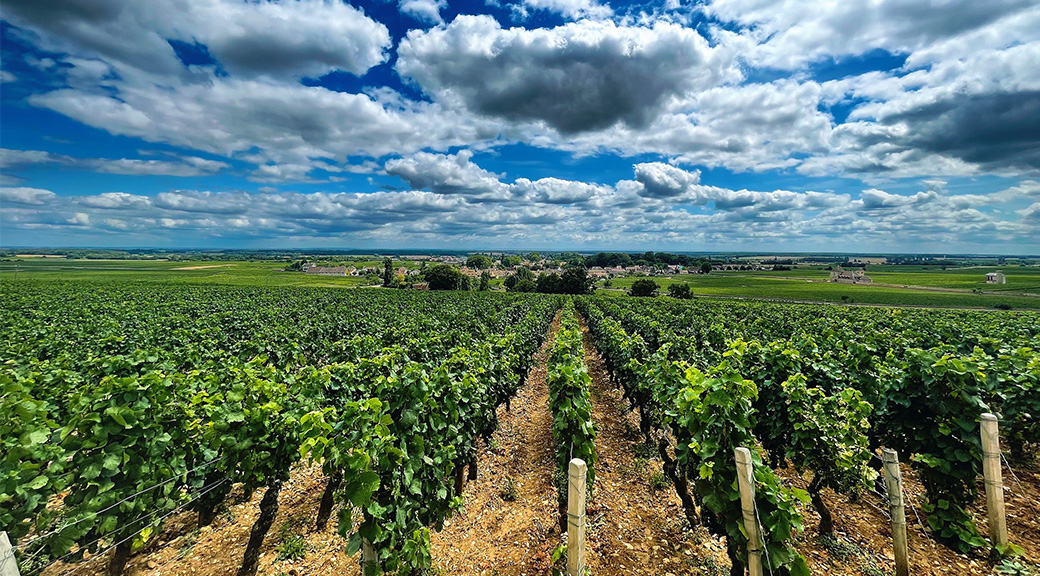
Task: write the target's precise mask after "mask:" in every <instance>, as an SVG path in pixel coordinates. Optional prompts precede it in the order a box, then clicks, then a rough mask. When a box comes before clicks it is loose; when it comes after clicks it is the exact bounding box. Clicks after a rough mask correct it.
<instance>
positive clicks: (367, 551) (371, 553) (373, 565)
mask: <svg viewBox="0 0 1040 576" xmlns="http://www.w3.org/2000/svg"><path fill="white" fill-rule="evenodd" d="M373 573H375V574H382V570H379V556H378V555H377V554H376V549H375V547H373V546H372V543H371V542H369V541H368V539H367V538H366V539H365V540H362V541H361V575H362V576H368V575H369V574H373Z"/></svg>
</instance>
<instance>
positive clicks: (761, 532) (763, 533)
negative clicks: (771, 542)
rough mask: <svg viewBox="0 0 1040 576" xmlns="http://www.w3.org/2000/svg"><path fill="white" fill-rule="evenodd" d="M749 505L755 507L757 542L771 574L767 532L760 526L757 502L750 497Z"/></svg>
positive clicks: (770, 574)
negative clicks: (760, 546)
mask: <svg viewBox="0 0 1040 576" xmlns="http://www.w3.org/2000/svg"><path fill="white" fill-rule="evenodd" d="M752 480H753V479H752ZM751 505H752V506H754V507H755V523H756V524H758V539H759V544H761V545H762V552H763V553H764V554H765V557H766V570H769V576H773V563H772V562H770V561H769V546H766V538H765V536H766V534H767V532H766V529H765V527H764V526H762V519H761V514H759V513H758V502H756V501H755V500H754V499H752V501H751Z"/></svg>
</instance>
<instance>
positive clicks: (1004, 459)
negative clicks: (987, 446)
mask: <svg viewBox="0 0 1040 576" xmlns="http://www.w3.org/2000/svg"><path fill="white" fill-rule="evenodd" d="M1000 459H1001V460H1003V461H1004V465H1005V466H1007V469H1008V472H1011V477H1012V478H1014V479H1015V483H1016V484H1018V487H1019V489H1021V488H1022V482H1021V481H1020V480H1019V479H1018V476H1015V470H1014V469H1012V468H1011V463H1010V462H1008V460H1007V458H1005V457H1004V452H1003V451H1001V453H1000Z"/></svg>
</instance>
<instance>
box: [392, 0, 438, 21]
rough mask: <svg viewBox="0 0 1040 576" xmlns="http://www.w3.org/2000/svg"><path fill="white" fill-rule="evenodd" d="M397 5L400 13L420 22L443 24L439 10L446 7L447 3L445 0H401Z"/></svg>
mask: <svg viewBox="0 0 1040 576" xmlns="http://www.w3.org/2000/svg"><path fill="white" fill-rule="evenodd" d="M398 6H399V8H400V9H401V12H402V13H404V14H408V15H409V16H411V17H412V18H415V19H416V20H418V21H420V22H426V23H428V24H443V23H444V19H443V18H441V10H443V9H445V8H447V7H448V3H447V1H446V0H401V1H400V3H399V4H398Z"/></svg>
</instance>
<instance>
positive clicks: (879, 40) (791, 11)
mask: <svg viewBox="0 0 1040 576" xmlns="http://www.w3.org/2000/svg"><path fill="white" fill-rule="evenodd" d="M704 9H705V11H706V12H707V13H709V14H711V15H712V16H714V17H716V18H719V19H721V20H724V21H727V22H733V23H736V24H739V25H741V26H743V27H744V29H743V30H742V31H741V32H740V33H739V34H738V33H736V32H724V31H722V30H717V33H718V34H719V35H720V37H721V38H722V39H723V41H724V42H733V43H736V44H738V45H739V46H740V47H741V53H742V57H743V58H744V59H745V60H747V61H749V62H750V63H752V64H754V65H757V66H768V67H773V68H782V69H792V68H798V67H801V66H803V65H805V64H806V63H808V62H811V61H814V60H822V59H825V58H841V57H846V56H857V55H860V54H863V53H865V52H869V51H871V50H874V49H882V50H886V51H888V52H891V53H911V52H915V51H918V50H920V49H922V48H926V47H929V46H935V45H942V44H944V43H950V42H954V41H957V39H960V38H979V37H983V36H987V35H992V36H993V37H997V36H1002V38H999V40H997V41H996V42H995V44H996V45H997V46H998V47H1005V46H1009V45H1011V44H1012V43H1013V42H1014V40H1013V38H1014V36H1011V35H1009V34H1008V33H1007V32H1009V31H1015V30H1019V31H1021V32H1023V33H1025V34H1026V35H1027V36H1030V37H1032V38H1033V39H1035V38H1037V37H1038V32H1037V30H1038V29H1037V28H1033V29H1032V30H1023V29H1022V27H1021V26H1020V24H1019V20H1021V19H1023V18H1029V19H1033V18H1035V16H1036V14H1038V13H1040V8H1038V6H1037V4H1036V3H1035V2H1033V1H1032V0H995V1H992V2H976V1H974V0H949V1H948V2H944V3H943V4H942V5H936V4H933V3H930V2H918V1H915V0H878V1H873V2H861V1H852V2H829V3H817V2H800V1H799V0H780V1H775V0H711V1H710V2H708V3H707V4H706V5H705V8H704ZM1005 28H1007V29H1008V30H1005ZM1002 31H1003V32H1002ZM993 44H994V43H990V45H993ZM976 47H979V46H978V44H976ZM958 55H963V52H959V51H958Z"/></svg>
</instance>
